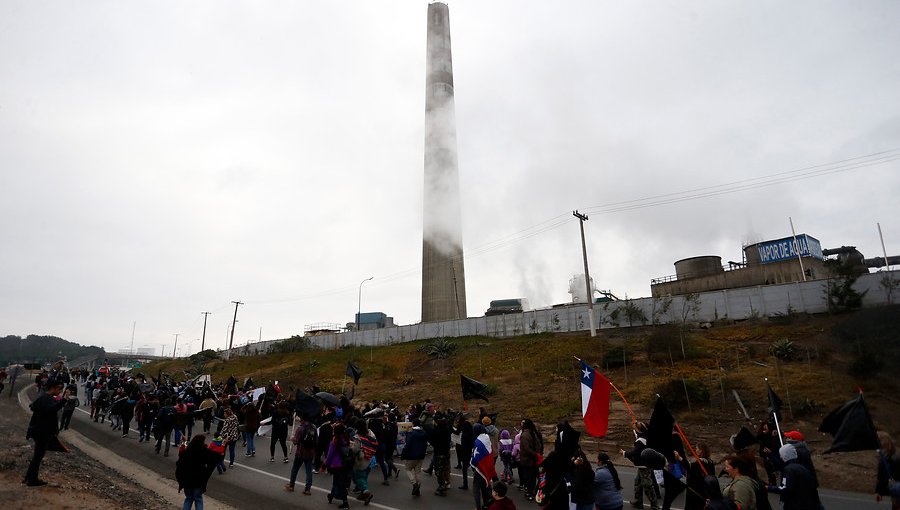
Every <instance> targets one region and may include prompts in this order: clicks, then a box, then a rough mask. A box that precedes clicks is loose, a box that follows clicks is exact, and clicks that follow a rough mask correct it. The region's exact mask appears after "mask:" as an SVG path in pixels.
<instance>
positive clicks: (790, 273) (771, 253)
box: [650, 234, 900, 297]
mask: <svg viewBox="0 0 900 510" xmlns="http://www.w3.org/2000/svg"><path fill="white" fill-rule="evenodd" d="M829 256H836V257H837V258H838V260H841V261H842V262H844V263H846V264H848V265H849V266H850V267H852V268H853V271H854V272H856V273H857V274H865V273H867V272H868V271H869V268H870V267H882V266H884V265H885V260H884V258H883V257H876V258H872V259H867V258H865V257H863V255H862V254H861V253H860V252H859V251H857V250H856V248H855V247H853V246H842V247H840V248H833V249H827V250H823V249H822V244H821V243H820V242H819V240H818V239H816V238H815V237H812V236H809V235H807V234H799V235H797V237H796V240H795V239H794V237H785V238H782V239H774V240H771V241H763V242H759V243H754V244H749V245H747V246H744V250H743V260H742V261H740V262H733V261H729V262H728V263H727V264H725V265H723V264H722V257H719V256H717V255H703V256H699V257H690V258H686V259H681V260H679V261H677V262H675V274H674V275H671V276H663V277H660V278H654V279H653V280H651V281H650V293H651V295H652V296H653V297H662V296H678V295H683V294H690V293H694V292H706V291H711V290H722V289H736V288H741V287H754V286H758V285H772V284H776V283H791V282H802V281H805V280H818V279H824V278H828V277H829V273H828V269H827V267H826V265H825V258H826V257H829ZM898 262H900V257H888V260H887V263H888V264H896V263H898Z"/></svg>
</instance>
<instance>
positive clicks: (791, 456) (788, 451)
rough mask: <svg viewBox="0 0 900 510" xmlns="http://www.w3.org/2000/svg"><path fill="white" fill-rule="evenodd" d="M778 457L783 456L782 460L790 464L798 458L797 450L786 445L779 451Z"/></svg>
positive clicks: (790, 445)
mask: <svg viewBox="0 0 900 510" xmlns="http://www.w3.org/2000/svg"><path fill="white" fill-rule="evenodd" d="M778 455H779V456H781V460H783V461H785V462H790V461H792V460H795V459H796V458H797V449H796V448H794V445H792V444H786V445H784V446H782V447H781V448H779V449H778Z"/></svg>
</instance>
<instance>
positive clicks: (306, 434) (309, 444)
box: [300, 425, 318, 449]
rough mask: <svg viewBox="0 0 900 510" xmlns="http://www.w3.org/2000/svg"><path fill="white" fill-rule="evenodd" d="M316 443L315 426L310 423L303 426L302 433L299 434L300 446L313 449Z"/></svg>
mask: <svg viewBox="0 0 900 510" xmlns="http://www.w3.org/2000/svg"><path fill="white" fill-rule="evenodd" d="M317 443H318V438H317V437H316V428H315V427H313V426H311V425H306V426H304V430H303V435H302V436H300V446H302V447H304V448H307V449H313V448H315V447H316V444H317Z"/></svg>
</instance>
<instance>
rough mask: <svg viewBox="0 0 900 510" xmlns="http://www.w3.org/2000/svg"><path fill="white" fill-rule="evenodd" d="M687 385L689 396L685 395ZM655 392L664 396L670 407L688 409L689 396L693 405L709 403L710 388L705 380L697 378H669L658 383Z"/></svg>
mask: <svg viewBox="0 0 900 510" xmlns="http://www.w3.org/2000/svg"><path fill="white" fill-rule="evenodd" d="M685 387H686V388H687V396H686V395H685ZM654 390H655V393H658V394H659V396H661V397H662V398H663V400H664V401H665V402H666V405H668V407H669V409H687V407H688V401H687V399H688V397H690V399H691V405H699V404H708V403H709V388H707V387H706V384H704V383H703V381H698V380H696V379H684V380H682V379H681V378H680V377H679V378H677V379H669V380H668V381H666V382H664V383H662V384H659V385H657V386H656V387H655V388H654Z"/></svg>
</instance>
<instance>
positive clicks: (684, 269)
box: [675, 255, 725, 280]
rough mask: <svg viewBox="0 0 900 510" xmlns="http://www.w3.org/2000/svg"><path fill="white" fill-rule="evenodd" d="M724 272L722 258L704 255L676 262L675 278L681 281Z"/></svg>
mask: <svg viewBox="0 0 900 510" xmlns="http://www.w3.org/2000/svg"><path fill="white" fill-rule="evenodd" d="M724 271H725V270H724V269H723V268H722V257H719V256H717V255H702V256H700V257H690V258H687V259H681V260H679V261H677V262H675V276H676V277H677V278H678V279H679V280H681V279H684V278H696V277H698V276H707V275H712V274H716V273H722V272H724Z"/></svg>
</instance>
